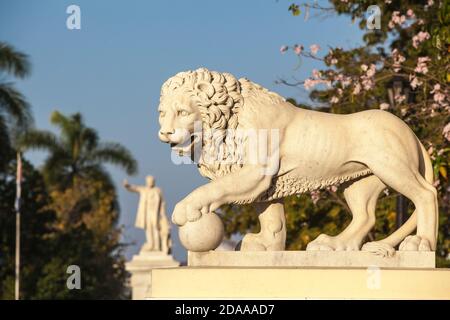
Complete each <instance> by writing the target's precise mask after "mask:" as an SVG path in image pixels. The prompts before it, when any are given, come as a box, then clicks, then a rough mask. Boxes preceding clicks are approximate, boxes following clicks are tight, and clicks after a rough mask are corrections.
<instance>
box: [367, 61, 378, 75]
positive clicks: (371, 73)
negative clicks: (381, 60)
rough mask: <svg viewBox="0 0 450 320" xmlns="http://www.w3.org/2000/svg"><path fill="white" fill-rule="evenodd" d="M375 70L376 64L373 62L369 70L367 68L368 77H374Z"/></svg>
mask: <svg viewBox="0 0 450 320" xmlns="http://www.w3.org/2000/svg"><path fill="white" fill-rule="evenodd" d="M375 71H376V67H375V65H374V64H371V65H370V68H369V70H367V73H366V75H367V76H368V77H370V78H372V77H373V76H374V75H375Z"/></svg>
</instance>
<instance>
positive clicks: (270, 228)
mask: <svg viewBox="0 0 450 320" xmlns="http://www.w3.org/2000/svg"><path fill="white" fill-rule="evenodd" d="M255 208H256V211H257V213H258V214H259V216H258V219H259V223H260V226H261V231H260V232H259V233H249V234H246V235H245V236H244V238H243V239H242V242H241V245H240V250H241V251H282V250H284V248H285V245H286V219H285V216H284V206H283V201H282V200H278V201H272V202H263V203H255Z"/></svg>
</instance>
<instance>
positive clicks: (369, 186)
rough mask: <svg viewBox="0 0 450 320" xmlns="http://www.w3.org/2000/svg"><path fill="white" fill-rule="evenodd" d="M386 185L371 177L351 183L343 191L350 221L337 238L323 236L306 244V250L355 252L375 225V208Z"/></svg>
mask: <svg viewBox="0 0 450 320" xmlns="http://www.w3.org/2000/svg"><path fill="white" fill-rule="evenodd" d="M384 188H386V185H385V184H384V183H383V182H382V181H381V180H380V179H379V178H378V177H376V176H374V175H371V176H368V177H363V178H360V179H358V180H354V181H352V182H351V183H350V184H348V186H347V187H346V188H345V189H344V197H345V200H346V201H347V204H348V206H349V208H350V211H351V213H352V216H353V218H352V221H351V222H350V224H349V225H348V226H347V228H345V229H344V231H342V232H341V233H340V234H338V235H337V236H334V237H331V236H328V235H325V234H322V235H320V236H319V237H317V239H316V240H314V241H312V242H311V243H309V244H308V246H307V248H306V250H337V251H342V250H345V251H357V250H359V249H360V247H361V244H362V241H363V240H364V238H365V237H366V235H367V233H368V232H369V231H370V229H372V227H373V226H374V224H375V207H376V203H377V199H378V195H379V194H380V192H381V191H382V190H383V189H384Z"/></svg>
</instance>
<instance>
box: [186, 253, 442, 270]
mask: <svg viewBox="0 0 450 320" xmlns="http://www.w3.org/2000/svg"><path fill="white" fill-rule="evenodd" d="M188 266H190V267H205V266H211V267H380V268H403V269H405V268H434V267H435V253H434V252H417V251H409V252H408V251H396V252H395V254H394V255H393V256H392V257H382V256H377V255H374V254H373V253H371V252H367V251H350V252H346V251H270V252H264V251H259V252H258V251H253V252H252V251H245V252H239V251H209V252H188Z"/></svg>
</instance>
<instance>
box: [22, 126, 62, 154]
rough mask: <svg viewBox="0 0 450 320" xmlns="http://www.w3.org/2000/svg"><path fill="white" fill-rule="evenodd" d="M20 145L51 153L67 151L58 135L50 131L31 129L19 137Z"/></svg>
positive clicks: (27, 148) (28, 148)
mask: <svg viewBox="0 0 450 320" xmlns="http://www.w3.org/2000/svg"><path fill="white" fill-rule="evenodd" d="M18 146H19V147H20V148H22V149H24V150H46V151H49V152H51V153H58V154H62V153H64V152H65V150H64V148H62V146H61V145H60V142H59V140H58V137H57V136H56V135H55V134H53V133H52V132H50V131H45V130H30V131H28V132H26V133H24V134H23V135H22V136H21V137H20V138H19V139H18Z"/></svg>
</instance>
